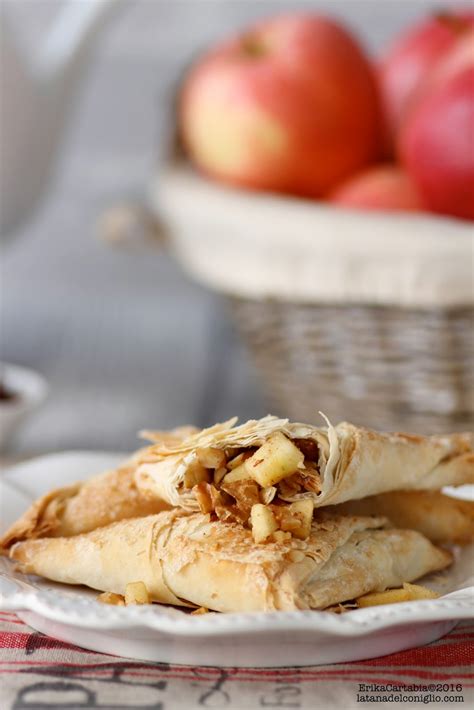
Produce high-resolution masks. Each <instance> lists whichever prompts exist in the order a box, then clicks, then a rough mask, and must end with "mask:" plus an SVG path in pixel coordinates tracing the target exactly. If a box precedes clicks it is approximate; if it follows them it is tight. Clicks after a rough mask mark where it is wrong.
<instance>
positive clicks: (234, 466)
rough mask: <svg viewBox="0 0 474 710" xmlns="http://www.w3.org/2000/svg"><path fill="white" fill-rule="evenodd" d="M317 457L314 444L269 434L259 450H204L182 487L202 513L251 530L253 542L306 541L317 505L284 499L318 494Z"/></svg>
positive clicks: (305, 500)
mask: <svg viewBox="0 0 474 710" xmlns="http://www.w3.org/2000/svg"><path fill="white" fill-rule="evenodd" d="M317 457H318V447H317V444H316V442H314V441H312V440H305V439H298V440H296V443H295V442H293V441H292V440H291V439H289V438H288V437H287V436H285V435H284V434H283V433H282V432H275V433H273V434H271V435H270V436H269V437H268V438H267V440H266V441H264V443H263V444H262V445H261V446H260V447H258V448H255V447H248V448H246V449H243V450H242V448H240V449H239V448H234V449H226V450H223V449H219V448H217V447H206V448H201V449H198V450H197V451H196V459H195V460H194V462H193V463H191V464H190V465H189V466H188V468H187V471H186V473H185V476H184V481H183V487H184V488H185V489H188V490H189V489H192V491H193V494H194V495H195V498H196V500H197V502H198V504H199V508H200V510H201V511H202V512H203V513H213V514H215V515H217V517H218V518H219V519H220V520H224V521H226V522H239V523H243V524H244V525H249V526H251V527H252V531H253V534H254V539H255V540H257V539H258V540H259V541H263V540H267V539H269V538H270V537H271V539H273V540H275V541H276V540H283V539H286V538H287V537H289V536H294V537H297V538H300V539H305V538H307V537H308V535H309V534H310V530H311V520H312V516H313V507H314V506H313V502H312V501H311V500H308V499H302V500H298V501H297V502H293V503H291V504H290V503H288V502H285V499H286V500H287V499H288V498H290V500H291V498H292V497H293V496H294V495H297V494H300V493H302V492H305V491H310V492H312V493H316V494H317V493H318V492H319V490H320V483H321V481H320V477H319V473H318V471H317V468H316V466H317V463H316V461H317ZM254 511H255V512H254ZM263 511H265V512H263ZM275 525H276V527H275ZM270 528H271V531H270V532H268V530H270ZM273 533H281V534H279V535H278V536H277V537H275V535H274V534H273Z"/></svg>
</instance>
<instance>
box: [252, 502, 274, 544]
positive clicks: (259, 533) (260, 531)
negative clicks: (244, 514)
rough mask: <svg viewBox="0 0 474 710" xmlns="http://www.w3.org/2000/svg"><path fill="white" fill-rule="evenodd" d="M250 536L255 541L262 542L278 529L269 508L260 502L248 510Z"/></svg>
mask: <svg viewBox="0 0 474 710" xmlns="http://www.w3.org/2000/svg"><path fill="white" fill-rule="evenodd" d="M250 522H251V524H252V537H253V539H254V541H255V542H257V543H259V542H264V540H266V539H267V538H268V537H270V535H271V534H272V533H274V532H275V531H276V530H278V524H277V522H276V520H275V516H274V515H273V513H272V511H271V510H270V508H267V506H266V505H262V503H255V505H253V506H252V510H251V512H250Z"/></svg>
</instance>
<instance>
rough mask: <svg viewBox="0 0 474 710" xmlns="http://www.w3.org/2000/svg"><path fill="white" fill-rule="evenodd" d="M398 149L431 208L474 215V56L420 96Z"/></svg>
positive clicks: (459, 215) (448, 212)
mask: <svg viewBox="0 0 474 710" xmlns="http://www.w3.org/2000/svg"><path fill="white" fill-rule="evenodd" d="M399 153H400V156H401V159H402V162H403V164H404V165H405V167H406V169H407V171H408V172H409V174H410V175H411V177H412V178H413V180H414V181H415V183H416V185H417V186H418V188H419V190H420V192H421V194H422V196H423V199H424V200H425V201H426V203H427V205H428V207H429V208H430V209H431V210H433V211H435V212H440V213H444V214H449V215H453V216H456V217H463V218H465V219H474V62H473V63H471V66H469V65H467V66H465V67H464V68H463V69H460V70H459V71H457V72H456V73H450V72H449V73H448V75H447V77H446V76H444V77H443V76H442V80H441V78H440V80H437V81H436V82H435V83H434V85H433V86H432V88H431V90H430V91H428V92H427V93H425V94H424V95H423V97H422V99H421V100H420V101H419V102H417V104H416V106H415V107H414V108H413V110H412V111H411V112H410V114H409V115H408V117H407V119H406V120H405V121H404V124H403V126H402V129H401V133H400V139H399Z"/></svg>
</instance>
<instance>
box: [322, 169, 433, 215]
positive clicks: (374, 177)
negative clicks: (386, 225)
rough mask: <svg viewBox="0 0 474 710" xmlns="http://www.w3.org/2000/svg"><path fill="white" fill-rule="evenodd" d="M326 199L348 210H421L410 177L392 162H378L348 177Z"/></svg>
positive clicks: (421, 206)
mask: <svg viewBox="0 0 474 710" xmlns="http://www.w3.org/2000/svg"><path fill="white" fill-rule="evenodd" d="M329 199H330V201H331V202H333V203H334V204H336V205H339V206H341V207H348V208H351V209H361V210H382V211H407V212H419V211H422V210H424V209H425V208H424V205H423V201H422V199H421V196H420V194H419V192H418V189H417V188H416V186H415V184H414V182H413V180H412V179H411V178H410V177H409V176H408V175H407V174H406V172H404V171H403V170H402V169H401V168H399V167H398V166H396V165H379V166H376V167H373V168H369V170H365V171H364V172H362V173H359V174H358V175H355V176H354V177H352V178H349V180H347V181H346V182H344V183H343V184H342V185H340V186H339V187H337V188H336V190H335V191H334V192H333V193H332V195H330V198H329Z"/></svg>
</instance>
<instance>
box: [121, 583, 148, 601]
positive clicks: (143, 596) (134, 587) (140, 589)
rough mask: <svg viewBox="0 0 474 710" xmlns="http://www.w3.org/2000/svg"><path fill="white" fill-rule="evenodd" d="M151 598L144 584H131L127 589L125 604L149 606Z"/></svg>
mask: <svg viewBox="0 0 474 710" xmlns="http://www.w3.org/2000/svg"><path fill="white" fill-rule="evenodd" d="M149 603H150V596H149V594H148V589H147V588H146V585H145V584H144V582H130V583H129V584H127V586H126V587H125V604H127V605H128V604H149Z"/></svg>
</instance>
